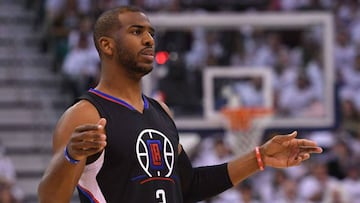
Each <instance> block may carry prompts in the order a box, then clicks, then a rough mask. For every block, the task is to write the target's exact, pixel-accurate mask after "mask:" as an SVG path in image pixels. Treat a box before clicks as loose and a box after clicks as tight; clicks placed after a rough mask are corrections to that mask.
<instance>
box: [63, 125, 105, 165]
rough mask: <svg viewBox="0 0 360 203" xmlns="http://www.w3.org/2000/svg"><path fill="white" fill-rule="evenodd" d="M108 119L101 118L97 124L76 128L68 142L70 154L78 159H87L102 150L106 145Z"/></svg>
mask: <svg viewBox="0 0 360 203" xmlns="http://www.w3.org/2000/svg"><path fill="white" fill-rule="evenodd" d="M105 125H106V119H105V118H101V119H100V120H99V121H98V123H97V124H84V125H80V126H78V127H76V128H75V130H74V132H73V134H72V136H71V138H70V141H69V142H68V144H67V146H66V147H67V150H68V153H69V155H70V156H71V157H72V158H73V159H76V160H83V159H86V158H87V157H88V156H91V155H94V154H96V153H98V152H100V151H102V150H103V149H104V148H105V146H106V135H105Z"/></svg>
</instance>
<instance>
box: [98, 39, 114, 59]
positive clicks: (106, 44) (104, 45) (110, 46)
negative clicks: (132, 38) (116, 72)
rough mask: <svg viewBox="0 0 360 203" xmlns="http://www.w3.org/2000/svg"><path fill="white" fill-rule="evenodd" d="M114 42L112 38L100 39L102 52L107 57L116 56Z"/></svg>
mask: <svg viewBox="0 0 360 203" xmlns="http://www.w3.org/2000/svg"><path fill="white" fill-rule="evenodd" d="M114 43H115V42H114V40H113V39H111V38H110V37H100V38H99V48H100V50H101V52H103V53H104V54H105V55H110V56H112V55H113V54H114V50H115V46H114Z"/></svg>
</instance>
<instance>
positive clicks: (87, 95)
mask: <svg viewBox="0 0 360 203" xmlns="http://www.w3.org/2000/svg"><path fill="white" fill-rule="evenodd" d="M90 94H91V93H89V92H87V93H85V94H84V95H82V96H81V97H79V98H78V101H80V100H86V101H88V102H90V103H91V104H92V105H93V106H94V107H95V108H96V110H97V111H98V113H99V116H100V118H107V116H106V114H105V111H104V109H103V108H102V106H101V104H100V103H98V102H97V101H96V99H94V98H93V97H92V96H91V95H90ZM102 153H103V151H100V152H98V153H96V154H94V155H91V156H89V157H87V159H86V165H89V164H92V163H94V162H95V161H96V160H98V159H99V157H100V156H101V154H102Z"/></svg>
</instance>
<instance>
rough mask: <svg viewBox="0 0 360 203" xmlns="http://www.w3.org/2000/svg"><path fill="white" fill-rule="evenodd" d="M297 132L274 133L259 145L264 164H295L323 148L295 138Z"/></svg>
mask: <svg viewBox="0 0 360 203" xmlns="http://www.w3.org/2000/svg"><path fill="white" fill-rule="evenodd" d="M296 136H297V132H296V131H294V132H292V133H291V134H288V135H276V136H274V137H273V138H272V139H270V140H269V141H267V142H266V143H265V144H263V145H262V146H261V147H260V151H261V155H262V158H263V161H264V164H265V166H271V167H275V168H286V167H290V166H297V165H299V164H301V162H302V161H305V160H307V159H309V158H310V154H311V153H321V152H322V151H323V150H322V148H321V147H319V146H318V145H317V144H316V143H315V142H314V141H311V140H308V139H296V138H295V137H296Z"/></svg>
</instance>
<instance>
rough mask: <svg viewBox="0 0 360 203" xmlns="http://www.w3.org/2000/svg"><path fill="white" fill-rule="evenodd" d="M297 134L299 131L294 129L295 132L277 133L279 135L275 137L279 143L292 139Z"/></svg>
mask: <svg viewBox="0 0 360 203" xmlns="http://www.w3.org/2000/svg"><path fill="white" fill-rule="evenodd" d="M296 136H297V131H294V132H292V133H290V134H287V135H277V136H275V137H274V139H275V140H274V141H275V142H278V143H282V142H286V141H289V140H292V139H294V138H295V137H296Z"/></svg>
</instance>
